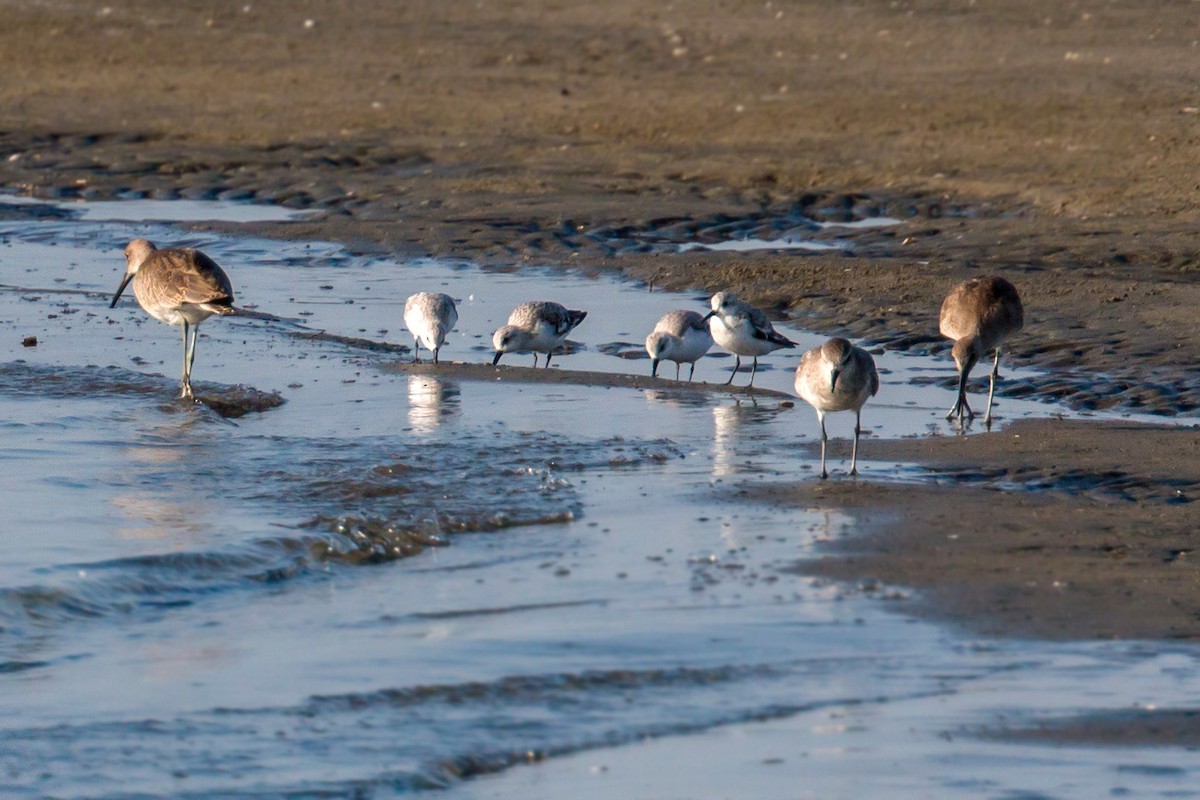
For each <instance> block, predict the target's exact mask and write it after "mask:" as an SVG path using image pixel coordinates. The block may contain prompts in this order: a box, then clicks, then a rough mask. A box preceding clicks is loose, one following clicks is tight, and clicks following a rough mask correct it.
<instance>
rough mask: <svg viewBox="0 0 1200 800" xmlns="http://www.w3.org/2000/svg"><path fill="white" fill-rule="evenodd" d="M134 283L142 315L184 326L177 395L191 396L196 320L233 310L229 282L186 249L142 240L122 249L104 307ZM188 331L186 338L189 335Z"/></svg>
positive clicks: (208, 262) (213, 266) (203, 257)
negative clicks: (119, 273) (121, 271)
mask: <svg viewBox="0 0 1200 800" xmlns="http://www.w3.org/2000/svg"><path fill="white" fill-rule="evenodd" d="M130 282H132V283H133V296H134V297H136V298H137V301H138V305H140V306H141V307H142V308H143V309H144V310H145V311H146V313H147V314H149V315H150V316H152V317H154V318H155V319H157V320H159V321H161V322H165V323H167V324H168V325H179V326H181V327H182V328H183V384H182V387H183V388H182V393H181V394H180V397H187V398H190V397H191V396H192V364H193V362H195V360H196V337H197V336H198V335H199V333H200V323H201V322H203V321H204V320H206V319H208V318H209V317H211V316H212V315H214V314H217V315H220V316H226V315H228V314H234V313H237V312H236V311H235V310H234V308H233V286H232V285H231V284H230V283H229V277H228V276H227V275H226V274H225V272H224V270H222V269H221V267H220V266H218V265H217V262H215V261H213V260H212V259H211V258H209V257H208V256H206V255H205V254H204V253H201V252H200V251H199V250H193V249H191V248H189V247H180V248H169V249H166V250H159V249H158V248H157V247H155V246H154V245H153V244H152V243H151V242H149V241H147V240H145V239H134V240H133V241H132V242H130V243H129V244H128V245H126V247H125V277H123V278H122V279H121V285H120V286H119V287H117V293H116V294H115V295H113V299H112V303H110V304H109V308H115V307H116V305H117V301H118V300H120V299H121V293H122V292H124V291H125V287H126V286H128V285H129V284H130ZM189 331H190V332H191V337H190V338H189V336H188V333H189Z"/></svg>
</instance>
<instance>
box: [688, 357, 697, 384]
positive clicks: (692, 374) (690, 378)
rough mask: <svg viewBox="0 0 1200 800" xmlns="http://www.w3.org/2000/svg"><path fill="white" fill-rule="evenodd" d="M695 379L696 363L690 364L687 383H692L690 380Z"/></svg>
mask: <svg viewBox="0 0 1200 800" xmlns="http://www.w3.org/2000/svg"><path fill="white" fill-rule="evenodd" d="M694 377H696V362H695V361H693V362H692V370H691V372H689V373H688V383H691V382H692V378H694Z"/></svg>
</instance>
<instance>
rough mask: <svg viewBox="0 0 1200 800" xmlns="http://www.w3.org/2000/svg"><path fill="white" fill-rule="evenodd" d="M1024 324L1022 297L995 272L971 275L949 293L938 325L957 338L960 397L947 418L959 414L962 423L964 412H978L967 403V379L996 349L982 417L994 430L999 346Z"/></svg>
mask: <svg viewBox="0 0 1200 800" xmlns="http://www.w3.org/2000/svg"><path fill="white" fill-rule="evenodd" d="M1024 324H1025V311H1024V309H1023V308H1022V307H1021V297H1020V296H1019V295H1018V294H1017V290H1016V289H1015V288H1014V287H1013V285H1012V284H1011V283H1009V282H1008V281H1006V280H1005V279H1004V278H1001V277H998V276H994V275H993V276H991V277H987V278H971V279H970V280H968V281H963V282H962V283H960V284H959V285H958V286H955V287H954V288H953V289H952V290H951V291H950V294H948V295H946V299H945V300H944V301H943V302H942V313H941V316H940V317H939V319H938V328H939V330H941V332H942V335H943V336H945V337H947V338H950V339H953V340H954V350H953V353H954V363H955V364H956V365H957V366H958V399H957V400H956V401H955V403H954V407H953V408H951V409H950V413H949V414H947V415H946V419H950V418H951V417H953V416H955V415H957V416H958V422H959V425H960V426H961V425H962V422H963V413H964V412H965V413H966V415H967V418H968V419H974V418H975V412H973V411H972V410H971V406H969V405H968V404H967V378H968V377H970V375H971V369H972V368H973V367H974V366H975V364H976V363H978V362H979V360H980V359H981V358H983V357H984V355H985V354H986V353H987V352H988V351H989V350H994V351H995V352H996V357H995V359H994V360H993V361H992V375H991V382H990V384H989V386H988V402H987V412H986V413H985V414H984V417H983V422H984V424H985V425H986V426H987V427H988V430H991V427H992V396H993V395H994V394H995V392H996V378H997V377H999V372H1000V348H1001V346H1002V345H1003V344H1004V340H1005V339H1007V338H1008V337H1009V336H1011V335H1012V334H1014V333H1016V332H1017V331H1019V330H1021V327H1022V326H1023V325H1024Z"/></svg>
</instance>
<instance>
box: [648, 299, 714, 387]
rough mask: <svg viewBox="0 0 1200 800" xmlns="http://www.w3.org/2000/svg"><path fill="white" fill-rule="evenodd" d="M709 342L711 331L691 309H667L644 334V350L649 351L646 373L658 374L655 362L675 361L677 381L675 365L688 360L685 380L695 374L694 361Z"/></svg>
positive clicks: (703, 351) (701, 354) (708, 346)
mask: <svg viewBox="0 0 1200 800" xmlns="http://www.w3.org/2000/svg"><path fill="white" fill-rule="evenodd" d="M712 345H713V337H712V334H711V333H710V332H709V330H708V324H707V323H706V322H705V321H704V317H702V316H700V315H699V314H697V313H696V312H695V311H684V310H677V311H668V312H667V313H666V314H663V317H662V319H660V320H659V321H658V324H657V325H655V326H654V330H653V331H652V332H651V333H650V335H649V336H647V337H646V352H647V353H649V354H650V375H651V376H652V377H658V362H660V361H674V362H675V380H679V365H680V364H682V363H683V362H685V361H686V362H689V363H690V364H691V365H692V369H691V372H689V373H688V382H689V383H690V382H691V380H692V377H693V376H694V375H695V374H696V360H697V359H699V358H701V357H702V356H703V355H704V354H705V353H707V352H708V348H710V347H712Z"/></svg>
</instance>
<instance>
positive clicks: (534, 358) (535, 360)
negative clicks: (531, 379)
mask: <svg viewBox="0 0 1200 800" xmlns="http://www.w3.org/2000/svg"><path fill="white" fill-rule="evenodd" d="M546 363H547V364H549V363H550V357H549V356H546ZM533 368H534V369H537V352H536V351H535V352H534V354H533Z"/></svg>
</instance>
